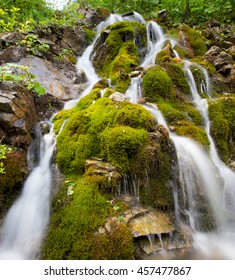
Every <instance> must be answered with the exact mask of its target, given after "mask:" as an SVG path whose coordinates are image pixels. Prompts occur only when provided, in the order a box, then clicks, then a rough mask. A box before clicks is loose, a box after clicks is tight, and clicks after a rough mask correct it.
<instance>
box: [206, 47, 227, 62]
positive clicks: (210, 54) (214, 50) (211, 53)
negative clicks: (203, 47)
mask: <svg viewBox="0 0 235 280" xmlns="http://www.w3.org/2000/svg"><path fill="white" fill-rule="evenodd" d="M221 51H222V50H221V48H220V47H218V46H212V47H211V48H210V49H209V50H208V51H207V52H206V53H205V54H204V56H203V57H204V58H205V59H206V60H208V61H209V62H210V63H214V60H215V59H216V57H217V56H218V55H219V54H220V52H221Z"/></svg>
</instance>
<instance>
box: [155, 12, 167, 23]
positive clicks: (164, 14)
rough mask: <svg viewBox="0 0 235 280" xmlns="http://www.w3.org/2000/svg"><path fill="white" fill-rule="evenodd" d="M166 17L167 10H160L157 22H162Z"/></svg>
mask: <svg viewBox="0 0 235 280" xmlns="http://www.w3.org/2000/svg"><path fill="white" fill-rule="evenodd" d="M167 19H168V11H167V10H166V9H164V10H161V11H159V12H158V19H157V20H158V22H159V23H163V22H166V21H167Z"/></svg>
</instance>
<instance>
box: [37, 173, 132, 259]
mask: <svg viewBox="0 0 235 280" xmlns="http://www.w3.org/2000/svg"><path fill="white" fill-rule="evenodd" d="M71 186H73V187H72V191H71ZM68 188H70V192H68ZM110 208H111V207H110V204H109V203H107V199H106V197H105V196H103V195H101V194H100V192H99V191H98V188H97V187H96V186H95V185H92V184H87V183H85V182H83V181H82V180H81V179H78V180H76V181H74V182H69V183H67V185H63V186H61V187H60V190H59V192H58V193H57V195H56V196H55V198H54V199H53V201H52V217H51V222H50V228H49V231H48V235H47V238H46V240H45V242H44V246H43V249H42V256H41V257H42V259H56V260H67V259H69V260H92V259H131V258H132V254H133V244H132V238H131V234H130V232H129V230H128V228H127V227H126V226H125V225H124V224H118V223H116V224H115V225H114V227H115V230H112V231H111V232H106V233H103V234H96V233H95V231H96V230H97V229H98V228H99V227H100V226H102V225H103V224H104V222H105V219H106V217H107V216H108V215H109V214H110ZM117 244H118V246H117ZM114 245H115V246H114ZM114 247H115V248H114Z"/></svg>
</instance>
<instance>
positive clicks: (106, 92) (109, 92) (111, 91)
mask: <svg viewBox="0 0 235 280" xmlns="http://www.w3.org/2000/svg"><path fill="white" fill-rule="evenodd" d="M114 92H115V90H114V89H111V88H107V89H106V90H105V92H104V96H103V97H104V98H108V97H109V96H110V95H112V94H113V93H114Z"/></svg>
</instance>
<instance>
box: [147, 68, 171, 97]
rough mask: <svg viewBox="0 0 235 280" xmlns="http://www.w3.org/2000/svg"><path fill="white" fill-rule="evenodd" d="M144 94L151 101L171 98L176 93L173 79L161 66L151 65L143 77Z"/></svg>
mask: <svg viewBox="0 0 235 280" xmlns="http://www.w3.org/2000/svg"><path fill="white" fill-rule="evenodd" d="M143 94H144V97H147V98H148V101H150V102H158V101H159V100H161V99H171V98H172V97H173V95H174V92H173V87H172V80H171V78H170V77H169V76H168V74H167V73H166V72H165V71H164V70H163V69H161V67H159V66H155V67H151V68H150V69H149V70H147V72H146V73H145V74H144V77H143Z"/></svg>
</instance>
